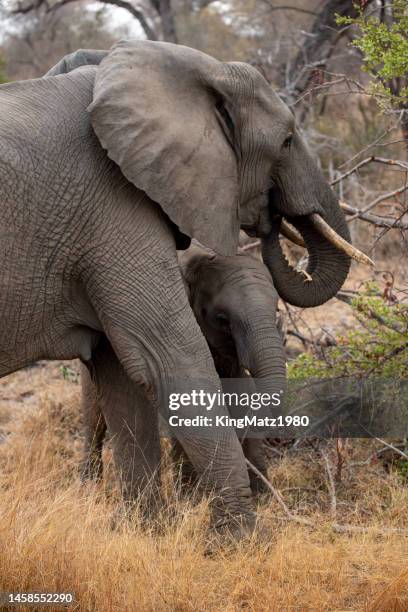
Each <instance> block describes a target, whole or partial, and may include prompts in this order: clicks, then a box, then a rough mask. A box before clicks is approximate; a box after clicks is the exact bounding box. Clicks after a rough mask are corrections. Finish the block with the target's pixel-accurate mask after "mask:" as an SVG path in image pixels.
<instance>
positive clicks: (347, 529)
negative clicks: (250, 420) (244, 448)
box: [245, 459, 408, 536]
mask: <svg viewBox="0 0 408 612" xmlns="http://www.w3.org/2000/svg"><path fill="white" fill-rule="evenodd" d="M245 462H246V464H247V466H248V467H249V469H250V470H252V471H253V472H254V474H256V475H257V476H258V478H260V479H261V480H262V482H263V483H264V484H265V485H266V486H267V487H268V489H269V491H270V492H271V493H272V495H273V497H274V498H275V499H276V501H277V502H278V504H279V505H280V507H281V508H282V510H283V511H284V513H285V515H286V518H287V519H288V520H290V521H293V522H295V523H298V524H299V525H305V526H306V527H311V528H312V529H318V525H317V524H316V523H315V522H314V521H312V520H311V519H308V518H306V517H303V516H296V514H293V513H292V512H291V511H290V510H289V508H288V507H287V505H286V503H285V501H284V499H283V497H282V496H281V494H280V493H279V491H277V490H276V489H275V487H274V486H273V485H272V484H271V483H270V481H269V480H268V479H267V478H265V476H264V475H263V474H262V472H260V471H259V470H258V468H256V467H255V466H254V465H253V463H251V462H250V461H249V460H248V459H245ZM330 526H331V528H332V529H333V531H335V532H336V533H367V532H368V531H369V528H368V527H359V526H357V525H348V524H344V525H340V524H339V523H331V525H330ZM379 531H380V533H381V535H384V536H385V535H391V534H398V535H404V536H408V532H407V531H404V530H403V529H392V528H391V529H380V530H379Z"/></svg>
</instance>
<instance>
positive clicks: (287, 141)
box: [283, 134, 293, 149]
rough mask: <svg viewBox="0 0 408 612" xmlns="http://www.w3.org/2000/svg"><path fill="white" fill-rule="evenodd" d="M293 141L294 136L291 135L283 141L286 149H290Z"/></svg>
mask: <svg viewBox="0 0 408 612" xmlns="http://www.w3.org/2000/svg"><path fill="white" fill-rule="evenodd" d="M292 140H293V134H289V136H288V137H287V138H286V139H285V140H284V141H283V146H284V148H285V149H290V145H291V144H292Z"/></svg>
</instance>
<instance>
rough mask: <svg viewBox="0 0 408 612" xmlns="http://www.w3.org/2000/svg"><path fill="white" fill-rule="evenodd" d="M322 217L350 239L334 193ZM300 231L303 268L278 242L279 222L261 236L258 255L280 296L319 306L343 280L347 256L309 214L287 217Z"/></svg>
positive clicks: (333, 294)
mask: <svg viewBox="0 0 408 612" xmlns="http://www.w3.org/2000/svg"><path fill="white" fill-rule="evenodd" d="M327 209H328V210H329V211H330V212H328V213H326V214H325V215H324V217H325V221H326V222H327V223H328V224H329V225H330V227H331V228H332V229H333V230H334V231H335V232H336V233H337V234H338V235H339V236H340V237H341V238H343V239H344V240H346V241H347V242H350V234H349V230H348V227H347V223H346V220H345V217H344V214H343V212H342V210H341V208H340V207H339V205H338V203H337V201H336V199H335V197H334V195H332V197H331V202H330V206H329V207H328V208H326V207H325V210H327ZM288 220H289V221H290V223H291V224H292V225H293V226H294V227H295V228H296V229H297V230H298V231H299V232H300V234H301V235H302V237H303V240H304V242H305V245H306V248H307V250H308V253H309V261H308V265H307V269H306V271H297V270H295V269H294V268H292V267H291V266H290V264H289V263H288V261H287V259H286V257H285V256H284V254H283V252H282V248H281V246H280V242H279V225H280V224H279V223H276V224H274V227H273V229H272V231H271V233H270V234H269V235H268V236H267V237H265V238H263V239H262V256H263V260H264V262H265V264H266V265H267V267H268V269H269V271H270V273H271V275H272V278H273V282H274V285H275V288H276V290H277V292H278V293H279V295H280V297H281V298H282V299H283V300H285V301H286V302H288V303H289V304H292V305H293V306H299V307H301V308H307V307H311V306H319V305H320V304H323V303H324V302H326V301H327V300H329V299H330V298H332V297H333V296H335V295H336V293H337V292H338V291H339V289H340V288H341V286H342V284H343V283H344V281H345V280H346V277H347V274H348V271H349V268H350V257H349V256H348V255H347V254H345V253H344V252H343V251H341V250H339V249H338V248H337V247H336V246H335V245H334V244H332V242H330V241H329V240H328V239H327V238H326V237H324V236H323V235H322V234H321V232H320V231H319V229H317V228H316V223H315V222H314V218H313V215H304V216H299V217H290V218H288Z"/></svg>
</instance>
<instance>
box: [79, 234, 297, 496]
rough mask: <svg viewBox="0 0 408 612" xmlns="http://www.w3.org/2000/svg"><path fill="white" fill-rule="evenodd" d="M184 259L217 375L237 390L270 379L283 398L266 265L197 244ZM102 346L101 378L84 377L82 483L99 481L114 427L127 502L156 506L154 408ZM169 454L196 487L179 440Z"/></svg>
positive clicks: (259, 443) (261, 465)
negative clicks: (240, 384)
mask: <svg viewBox="0 0 408 612" xmlns="http://www.w3.org/2000/svg"><path fill="white" fill-rule="evenodd" d="M179 261H180V265H181V269H182V273H183V278H184V280H185V283H186V288H187V292H188V295H189V299H190V304H191V307H192V309H193V312H194V314H195V316H196V319H197V321H198V323H199V325H200V328H201V331H202V332H203V334H204V336H205V338H206V340H207V342H208V345H209V347H210V350H211V354H212V357H213V359H214V363H215V366H216V369H217V373H218V375H219V376H220V378H222V379H227V380H225V381H224V385H225V384H228V383H230V385H231V388H230V391H233V390H234V387H233V381H232V380H231V379H236V378H243V377H247V376H248V374H249V373H251V374H252V376H253V377H254V378H255V379H258V380H265V381H266V382H267V384H268V387H269V392H270V393H278V394H281V392H282V391H283V390H284V388H285V384H286V364H285V355H284V349H283V346H282V340H281V337H280V333H279V331H278V326H277V320H276V312H277V301H278V295H277V293H276V291H275V289H274V286H273V282H272V279H271V276H270V274H269V272H268V270H267V268H266V267H265V265H264V264H263V263H261V262H260V261H258V260H257V259H254V258H253V257H250V256H248V255H243V254H239V255H235V256H233V257H223V256H220V255H216V254H215V253H211V252H208V250H203V249H202V248H200V247H197V246H192V247H191V248H190V249H188V251H185V252H184V253H183V254H180V257H179ZM101 344H103V345H104V347H105V348H104V351H105V370H104V372H103V375H102V376H99V377H98V378H96V379H95V378H92V376H91V375H90V372H89V371H88V369H87V368H86V367H83V368H82V372H81V382H82V393H83V399H82V402H83V414H84V425H85V466H84V478H85V479H92V480H99V479H100V478H101V477H102V473H103V462H102V448H103V442H104V438H105V434H106V430H107V428H109V434H110V437H111V441H112V446H113V455H114V460H115V465H116V467H117V469H118V472H119V475H120V479H121V485H122V492H123V496H124V498H125V500H127V501H135V500H136V499H138V498H139V497H140V494H141V493H143V492H144V501H145V502H148V506H153V507H154V506H155V505H156V498H157V497H158V495H157V493H158V489H159V484H160V483H159V480H160V460H161V453H160V442H159V430H158V427H159V420H158V414H157V410H156V408H155V406H154V405H152V404H151V403H149V401H148V398H147V397H146V394H144V393H143V391H142V390H141V389H140V388H139V387H138V386H136V385H135V384H134V383H133V381H132V380H131V379H130V378H129V377H128V376H127V375H126V373H125V372H124V371H123V369H122V368H121V366H120V363H119V361H118V359H117V358H116V356H115V354H114V352H113V351H112V348H111V347H110V346H109V343H108V342H107V340H106V339H105V340H103V341H102V342H101ZM248 382H249V381H248ZM248 388H249V389H251V386H250V385H249V384H248V385H247V386H246V390H248ZM225 390H226V391H227V389H225ZM235 390H236V389H235ZM241 434H242V435H241V436H240V439H241V443H242V446H243V450H244V455H245V457H246V458H247V459H248V460H249V461H250V462H251V463H252V464H253V465H255V467H256V468H257V469H258V470H259V471H260V472H261V473H262V474H263V475H264V476H266V475H267V474H266V469H267V462H266V456H265V451H264V446H263V440H262V439H261V438H259V437H251V435H245V432H244V433H242V431H241ZM172 456H173V459H174V460H175V462H176V463H177V465H178V467H179V469H180V475H181V482H182V484H183V485H184V486H185V487H186V489H189V488H191V485H192V484H193V483H195V482H196V476H197V475H196V473H195V471H194V466H193V465H192V463H191V462H190V461H189V459H188V457H187V456H186V454H185V452H184V451H183V447H182V446H181V444H180V443H178V442H177V440H175V439H173V441H172ZM249 478H250V487H251V491H252V493H258V492H263V491H265V485H264V483H263V481H262V480H261V479H260V478H259V477H258V476H257V475H256V474H254V473H253V472H251V471H249ZM152 485H153V486H152Z"/></svg>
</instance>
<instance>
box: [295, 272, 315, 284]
mask: <svg viewBox="0 0 408 612" xmlns="http://www.w3.org/2000/svg"><path fill="white" fill-rule="evenodd" d="M298 272H299V274H303V276H304V277H305V280H304V282H305V283H311V282H312V280H313V278H312V277H311V276H310V274H309V272H306V270H298Z"/></svg>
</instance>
